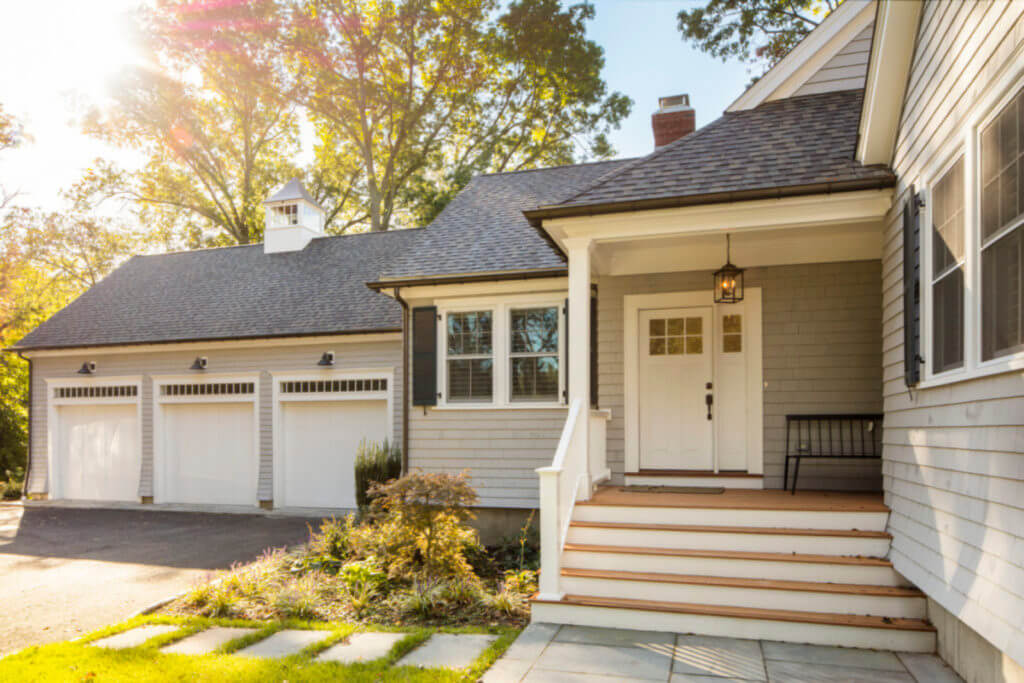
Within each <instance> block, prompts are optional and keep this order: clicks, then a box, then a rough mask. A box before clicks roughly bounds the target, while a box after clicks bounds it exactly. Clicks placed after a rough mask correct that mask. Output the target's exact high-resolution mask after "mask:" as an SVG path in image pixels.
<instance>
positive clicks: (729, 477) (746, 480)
mask: <svg viewBox="0 0 1024 683" xmlns="http://www.w3.org/2000/svg"><path fill="white" fill-rule="evenodd" d="M625 481H626V484H627V485H631V486H724V487H726V488H730V489H761V488H764V475H762V474H748V473H746V472H701V471H685V470H640V471H639V472H627V473H626V474H625Z"/></svg>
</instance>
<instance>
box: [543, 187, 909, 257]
mask: <svg viewBox="0 0 1024 683" xmlns="http://www.w3.org/2000/svg"><path fill="white" fill-rule="evenodd" d="M887 170H888V169H887ZM890 174H891V171H890ZM895 185H896V176H895V175H890V177H888V178H879V179H874V180H844V181H840V182H834V183H813V184H806V185H790V186H788V187H774V188H767V189H759V190H742V191H736V192H718V193H714V194H701V195H691V196H687V197H658V198H655V199H636V200H632V201H624V202H605V203H603V204H588V205H580V206H559V205H557V204H555V205H551V206H543V207H540V208H539V209H529V210H526V211H523V215H524V216H526V219H527V220H528V221H529V222H530V225H532V226H533V227H534V228H537V229H542V223H543V221H544V220H545V219H548V218H570V217H580V216H598V215H603V214H614V213H627V212H632V211H649V210H652V209H676V208H683V207H688V206H702V205H706V204H727V203H732V202H742V201H753V200H757V199H786V198H789V197H801V196H805V195H815V194H833V193H838V192H856V191H858V190H884V189H886V188H890V187H893V186H895ZM542 234H546V231H543V232H542ZM559 251H561V250H559Z"/></svg>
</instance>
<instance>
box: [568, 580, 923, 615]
mask: <svg viewBox="0 0 1024 683" xmlns="http://www.w3.org/2000/svg"><path fill="white" fill-rule="evenodd" d="M561 590H563V591H565V592H566V593H568V594H570V595H589V596H594V597H599V598H625V599H630V600H651V601H664V602H685V603H696V604H703V605H723V606H729V607H758V608H763V609H778V610H791V609H794V608H795V607H794V606H799V609H800V610H801V611H807V612H829V613H832V614H869V615H872V616H876V617H906V618H908V619H923V618H924V617H925V600H924V598H910V597H883V596H876V595H857V594H850V593H813V592H808V591H789V590H766V589H757V588H736V587H732V586H707V585H694V584H682V583H664V582H655V581H626V580H619V579H598V578H590V577H582V576H563V577H562V584H561Z"/></svg>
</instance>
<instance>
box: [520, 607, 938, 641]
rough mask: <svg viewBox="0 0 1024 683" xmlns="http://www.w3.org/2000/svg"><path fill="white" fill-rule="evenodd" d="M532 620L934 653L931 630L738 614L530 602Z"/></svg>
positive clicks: (933, 636) (933, 634)
mask: <svg viewBox="0 0 1024 683" xmlns="http://www.w3.org/2000/svg"><path fill="white" fill-rule="evenodd" d="M531 621H533V622H534V623H550V624H574V625H578V626H599V627H602V628H625V629H634V630H640V631H664V632H671V633H700V634H702V635H709V636H722V637H727V638H750V639H755V640H781V641H785V642H790V643H812V644H815V645H835V646H840V647H858V648H869V649H875V650H896V651H898V652H927V653H931V652H935V633H934V632H930V631H901V630H896V629H875V628H864V627H858V626H830V625H821V624H805V623H800V622H787V621H771V620H767V619H742V618H738V617H719V616H704V615H696V614H677V613H673V612H655V611H647V610H633V609H614V608H606V607H587V606H582V605H567V604H558V603H554V604H552V603H533V606H532V617H531Z"/></svg>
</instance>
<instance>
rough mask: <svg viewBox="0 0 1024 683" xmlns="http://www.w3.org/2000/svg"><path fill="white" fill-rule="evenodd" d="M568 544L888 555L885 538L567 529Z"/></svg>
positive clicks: (870, 555) (591, 528)
mask: <svg viewBox="0 0 1024 683" xmlns="http://www.w3.org/2000/svg"><path fill="white" fill-rule="evenodd" d="M568 542H569V543H585V544H587V545H618V546H632V547H643V548H675V549H692V550H738V551H744V552H764V553H802V554H810V555H859V556H861V557H885V556H886V554H887V553H888V552H889V539H888V538H856V537H842V536H796V535H787V534H738V533H720V532H714V533H708V532H694V531H662V530H649V529H609V528H601V527H570V528H569V538H568Z"/></svg>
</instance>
